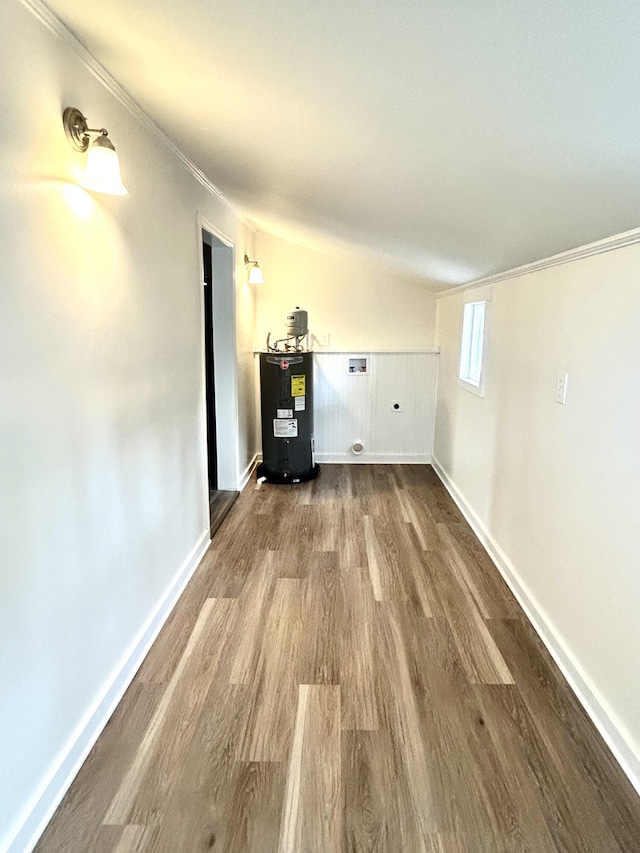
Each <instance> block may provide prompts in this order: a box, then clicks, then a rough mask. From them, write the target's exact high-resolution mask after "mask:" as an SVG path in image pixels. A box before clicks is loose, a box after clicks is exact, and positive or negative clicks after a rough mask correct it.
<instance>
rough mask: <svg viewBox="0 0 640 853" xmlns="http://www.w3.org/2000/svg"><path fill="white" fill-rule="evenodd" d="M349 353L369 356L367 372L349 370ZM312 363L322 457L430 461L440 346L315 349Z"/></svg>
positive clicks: (318, 454) (318, 449) (319, 455)
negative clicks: (356, 447)
mask: <svg viewBox="0 0 640 853" xmlns="http://www.w3.org/2000/svg"><path fill="white" fill-rule="evenodd" d="M350 358H366V359H367V372H366V374H360V373H356V374H353V373H349V359H350ZM314 368H315V379H314V396H315V402H314V413H315V414H314V420H315V438H316V457H317V459H318V461H319V462H323V461H324V462H430V461H431V451H432V448H433V427H434V412H435V396H436V379H437V370H438V353H437V352H351V353H345V352H340V353H327V352H321V353H318V352H317V353H315V357H314ZM394 403H400V406H401V409H400V411H395V410H394V409H393V404H394ZM356 441H359V442H362V444H363V445H364V451H363V452H362V453H361V454H360V455H355V454H354V453H353V452H352V451H351V447H352V445H353V443H354V442H356Z"/></svg>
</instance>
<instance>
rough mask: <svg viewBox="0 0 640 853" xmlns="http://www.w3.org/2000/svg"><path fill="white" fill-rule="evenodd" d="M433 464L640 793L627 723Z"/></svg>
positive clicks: (639, 766)
mask: <svg viewBox="0 0 640 853" xmlns="http://www.w3.org/2000/svg"><path fill="white" fill-rule="evenodd" d="M431 464H432V466H433V469H434V471H435V472H436V474H437V475H438V477H439V478H440V479H441V480H442V483H443V485H444V487H445V488H446V490H447V491H448V492H449V494H450V495H451V497H452V498H453V500H454V501H455V503H456V504H457V506H458V508H459V509H460V511H461V512H462V514H463V515H464V517H465V518H466V520H467V521H468V522H469V525H470V526H471V527H472V529H473V531H474V533H475V534H476V536H477V537H478V539H479V540H480V542H481V543H482V545H483V546H484V548H485V549H486V551H487V553H488V554H489V556H490V557H491V559H492V560H493V562H494V563H495V565H496V568H497V569H498V571H499V572H500V574H501V575H502V577H503V578H504V579H505V581H506V583H507V584H508V586H509V588H510V589H511V592H512V593H513V594H514V595H515V597H516V598H517V600H518V602H519V604H520V606H521V607H522V609H523V610H524V612H525V613H526V615H527V617H528V619H529V621H530V622H531V624H532V625H533V627H534V629H535V630H536V632H537V634H538V636H539V637H540V639H541V640H542V642H543V643H544V644H545V646H546V647H547V650H548V651H549V654H550V655H551V657H552V658H553V659H554V661H555V662H556V664H557V665H558V667H559V668H560V671H561V672H562V674H563V675H564V677H565V678H566V680H567V682H568V684H569V686H570V687H571V689H572V690H573V692H574V693H575V695H576V697H577V698H578V701H579V702H580V704H581V705H582V707H583V708H584V709H585V711H586V712H587V714H588V715H589V717H590V719H591V721H592V722H593V724H594V725H595V727H596V728H597V729H598V731H599V732H600V734H601V735H602V737H603V739H604V741H605V743H606V744H607V746H608V747H609V749H610V750H611V752H612V753H613V756H614V758H615V759H616V761H617V762H618V764H619V765H620V767H621V768H622V770H623V771H624V773H625V775H626V776H627V777H628V779H629V781H630V782H631V784H632V785H633V787H634V788H635V789H636V791H637V792H638V793H639V794H640V756H639V755H638V754H637V752H636V750H635V749H634V747H633V745H632V742H631V739H630V738H629V737H628V736H627V735H626V734H625V732H624V730H623V727H622V726H621V725H620V724H619V723H618V722H616V719H615V715H614V714H613V713H611V712H610V711H608V710H607V703H606V702H605V701H604V700H603V699H602V698H601V696H600V694H599V691H598V690H597V688H596V687H595V686H594V685H592V684H591V683H590V681H589V679H588V678H587V677H586V675H585V674H584V673H583V671H582V667H581V666H580V664H579V663H578V661H577V659H576V657H575V655H574V654H573V652H571V650H570V649H569V648H568V647H567V646H566V644H565V643H564V641H563V640H562V638H561V637H560V635H559V634H558V632H557V630H556V628H555V627H554V626H553V625H552V623H551V622H550V620H549V619H548V618H547V616H546V614H545V612H544V610H543V608H542V607H541V606H540V605H539V604H538V602H537V601H536V599H535V597H534V596H533V594H532V593H531V592H530V591H529V589H528V588H527V585H526V584H525V583H524V581H523V580H522V578H521V577H520V574H519V573H518V571H517V570H516V568H515V566H514V565H513V564H512V563H511V561H510V560H509V558H508V557H507V555H506V554H505V553H504V551H502V549H501V548H500V546H499V545H498V543H497V542H496V541H495V539H494V538H493V536H492V534H491V532H490V531H489V530H488V529H487V528H486V527H485V525H484V523H483V522H482V521H481V520H480V518H479V517H478V516H477V515H476V513H475V512H474V510H473V509H472V508H471V506H470V504H469V503H468V502H467V500H466V498H465V497H464V495H463V494H462V492H461V491H460V490H459V489H458V488H457V486H456V485H455V484H454V483H453V481H452V480H451V479H450V478H449V476H448V474H447V473H446V471H445V470H444V469H443V467H442V466H441V465H440V464H439V462H438V461H437V460H436V459H433V460H432V462H431Z"/></svg>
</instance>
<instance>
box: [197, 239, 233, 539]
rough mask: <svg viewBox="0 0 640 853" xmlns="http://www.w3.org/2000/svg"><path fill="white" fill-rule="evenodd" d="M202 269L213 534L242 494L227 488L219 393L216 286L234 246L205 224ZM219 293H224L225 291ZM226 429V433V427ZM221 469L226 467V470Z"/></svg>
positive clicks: (222, 280)
mask: <svg viewBox="0 0 640 853" xmlns="http://www.w3.org/2000/svg"><path fill="white" fill-rule="evenodd" d="M202 270H203V283H202V298H203V303H204V353H205V356H204V360H205V365H204V368H205V400H206V403H205V411H206V437H207V478H208V482H209V524H210V529H211V535H212V536H213V534H214V533H215V531H216V530H217V529H218V527H219V526H220V524H221V523H222V521H223V520H224V518H225V516H226V514H227V513H228V512H229V510H230V509H231V506H232V504H233V502H234V501H235V499H236V498H237V496H238V492H237V491H235V490H233V489H229V488H224V486H225V485H229V484H228V483H225V482H224V481H225V474H224V468H225V458H224V453H225V448H224V443H223V442H221V441H220V433H221V429H220V425H221V424H220V421H224V420H225V411H224V405H225V399H224V396H225V395H224V393H216V390H217V389H216V384H217V383H216V378H217V377H219V375H220V369H219V368H220V365H217V364H216V363H217V361H219V360H222V359H220V358H219V356H220V353H219V348H220V343H221V342H220V341H217V340H216V311H217V310H220V308H221V306H222V305H223V303H224V300H223V299H221V298H216V297H217V296H218V294H217V293H216V288H218V289H221V288H222V287H223V286H224V284H225V277H228V275H229V274H231V276H232V274H233V249H232V247H230V246H227V245H226V243H223V242H222V240H220V239H218V237H216V236H215V235H214V234H211V233H210V232H209V231H207V230H206V229H204V228H203V229H202ZM232 283H233V281H232V280H231V284H232ZM227 284H228V283H227ZM219 296H220V297H221V296H222V294H220V295H219ZM221 390H223V389H221ZM222 432H223V434H224V430H222ZM221 469H223V470H222V472H221ZM227 479H228V477H227ZM221 486H222V488H221Z"/></svg>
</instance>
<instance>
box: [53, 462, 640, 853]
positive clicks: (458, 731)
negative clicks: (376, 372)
mask: <svg viewBox="0 0 640 853" xmlns="http://www.w3.org/2000/svg"><path fill="white" fill-rule="evenodd" d="M36 849H37V851H38V853H63V851H64V853H86V851H91V853H183V851H184V853H198V851H214V853H219V852H220V851H226V853H241V851H242V853H244V851H251V853H312V852H313V853H337V852H338V851H339V853H365V851H367V853H515V851H518V853H519V851H529V853H547V851H549V853H552V851H563V852H564V853H633V851H640V800H639V798H638V797H637V795H636V794H635V792H634V791H633V789H632V788H631V786H630V784H629V783H628V781H627V780H626V779H625V778H624V776H623V774H622V772H621V771H620V769H619V768H618V766H617V765H616V763H615V761H614V760H613V758H612V756H611V755H610V753H609V752H608V750H607V748H606V747H605V745H604V744H603V742H602V740H601V739H600V737H599V736H598V734H597V733H596V731H595V729H594V728H593V726H592V725H591V723H590V722H589V720H588V719H587V717H586V715H585V713H584V712H583V710H582V708H581V707H580V706H579V704H578V702H577V700H576V699H575V698H574V697H573V695H572V693H571V692H570V690H569V688H568V687H567V685H566V683H565V682H564V680H563V678H562V676H561V675H560V673H559V672H558V670H557V668H556V667H555V665H554V664H553V662H552V661H551V659H550V658H549V655H548V654H547V652H546V651H545V649H544V648H543V646H542V644H541V643H540V641H539V640H538V638H537V636H536V635H535V633H534V631H533V629H532V628H531V626H530V624H529V623H528V621H527V620H526V618H525V617H524V615H523V614H522V612H521V610H520V608H519V607H518V605H517V603H516V602H515V600H514V598H513V597H512V595H511V594H510V592H509V591H508V589H507V587H506V586H505V584H504V583H503V581H502V579H501V578H500V576H499V574H498V572H497V570H496V569H495V567H494V566H493V564H492V563H491V561H490V560H489V558H488V556H487V555H486V553H485V552H484V551H483V549H482V547H481V546H480V544H479V543H478V541H477V540H476V538H475V537H474V535H473V533H472V532H471V531H470V529H469V527H468V526H467V524H466V523H465V521H464V519H463V518H462V516H461V515H460V513H459V512H458V510H457V508H456V507H455V505H454V504H453V502H452V501H451V499H450V498H449V496H448V494H447V492H446V491H445V490H444V488H443V487H442V485H441V484H440V482H439V480H438V479H437V477H436V476H435V474H434V472H433V471H432V469H431V468H430V467H429V466H410V465H409V466H392V465H386V466H366V465H353V466H339V465H333V466H331V465H325V466H323V470H322V474H321V476H320V477H319V479H317V480H315V481H313V482H311V483H307V484H304V485H300V486H271V485H268V484H263V485H262V486H256V484H255V482H251V483H250V484H249V485H248V486H247V488H246V489H245V491H244V492H243V493H242V495H241V496H240V498H239V499H238V500H237V501H236V503H235V504H234V506H233V507H232V508H231V510H230V512H229V515H228V516H227V517H226V519H225V520H224V522H223V524H222V526H221V527H220V529H219V530H218V533H217V535H216V537H215V539H214V541H213V544H212V546H211V548H210V550H209V552H208V553H207V556H206V557H205V559H204V561H203V563H202V565H201V566H200V567H199V569H198V571H197V572H196V574H195V575H194V578H193V580H192V581H191V583H190V584H189V586H188V587H187V589H186V591H185V593H184V595H183V596H182V598H181V600H180V602H179V603H178V605H177V607H176V609H175V610H174V612H173V613H172V615H171V617H170V618H169V620H168V622H167V624H166V626H165V628H164V629H163V631H162V633H161V634H160V636H159V638H158V640H157V641H156V643H155V645H154V647H153V649H152V650H151V652H150V654H149V655H148V657H147V659H146V661H145V662H144V664H143V666H142V668H141V669H140V671H139V673H138V675H137V676H136V678H135V680H134V682H133V684H132V685H131V687H130V688H129V690H128V691H127V693H126V695H125V697H124V699H123V701H122V703H121V704H120V706H119V707H118V709H117V710H116V712H115V713H114V715H113V718H112V719H111V721H110V722H109V724H108V725H107V727H106V729H105V731H104V733H103V734H102V736H101V738H100V739H99V741H98V743H97V744H96V746H95V748H94V749H93V751H92V752H91V754H90V756H89V758H88V759H87V761H86V763H85V765H84V766H83V768H82V770H81V771H80V773H79V775H78V777H77V779H76V781H75V782H74V784H73V785H72V787H71V789H70V790H69V792H68V794H67V796H66V797H65V798H64V800H63V802H62V803H61V805H60V807H59V809H58V811H57V812H56V814H55V816H54V818H53V820H52V822H51V823H50V825H49V827H48V828H47V829H46V831H45V833H44V835H43V837H42V839H41V840H40V843H39V844H38V846H37V848H36Z"/></svg>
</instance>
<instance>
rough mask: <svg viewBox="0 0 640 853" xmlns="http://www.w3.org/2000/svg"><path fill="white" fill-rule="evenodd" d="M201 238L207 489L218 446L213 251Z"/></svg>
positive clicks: (214, 480) (213, 480)
mask: <svg viewBox="0 0 640 853" xmlns="http://www.w3.org/2000/svg"><path fill="white" fill-rule="evenodd" d="M202 236H203V240H202V267H203V270H204V286H203V288H202V293H203V298H204V352H205V356H204V358H205V383H206V394H207V465H208V473H209V491H215V490H216V489H217V488H218V446H217V439H216V383H215V372H214V361H213V359H214V353H213V253H212V249H211V246H210V245H209V243H207V242H205V235H204V233H203V235H202Z"/></svg>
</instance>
